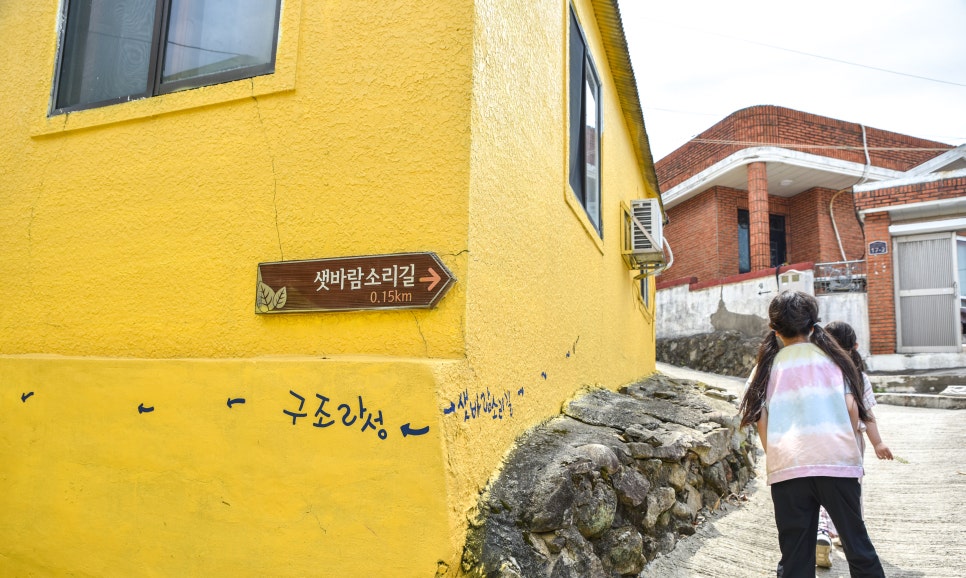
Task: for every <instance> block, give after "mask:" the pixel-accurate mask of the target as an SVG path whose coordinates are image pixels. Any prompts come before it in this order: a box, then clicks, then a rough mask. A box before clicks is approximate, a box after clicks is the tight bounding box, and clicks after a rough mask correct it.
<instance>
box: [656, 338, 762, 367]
mask: <svg viewBox="0 0 966 578" xmlns="http://www.w3.org/2000/svg"><path fill="white" fill-rule="evenodd" d="M762 338H763V336H762V337H747V336H745V335H743V334H742V333H740V332H738V331H716V332H714V333H703V334H700V335H691V336H688V337H678V338H674V339H658V340H657V360H658V361H660V362H663V363H667V364H670V365H674V366H676V367H687V368H690V369H695V370H698V371H704V372H707V373H717V374H719V375H731V376H735V377H748V375H750V374H751V369H752V368H753V367H754V366H755V360H756V359H757V357H758V347H759V346H760V345H761V341H762Z"/></svg>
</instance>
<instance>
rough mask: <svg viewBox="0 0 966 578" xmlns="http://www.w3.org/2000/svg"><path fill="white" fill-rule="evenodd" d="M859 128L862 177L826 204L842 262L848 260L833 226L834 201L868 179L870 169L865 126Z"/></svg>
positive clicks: (836, 230)
mask: <svg viewBox="0 0 966 578" xmlns="http://www.w3.org/2000/svg"><path fill="white" fill-rule="evenodd" d="M859 126H860V127H862V149H863V150H864V151H865V168H863V169H862V177H860V178H859V180H858V181H856V182H854V183H852V184H851V185H849V186H848V187H845V188H844V189H839V190H838V191H836V192H835V194H834V195H832V198H831V199H829V202H828V215H829V217H830V218H831V219H832V230H833V231H835V240H836V241H837V242H838V244H839V253H841V254H842V260H843V261H848V260H849V258H848V257H846V256H845V248H844V247H843V246H842V236H841V235H840V234H839V227H838V225H836V224H835V199H836V198H837V197H838V196H839V195H841V194H842V193H844V192H845V191H851V190H852V188H853V187H855V186H856V185H861V184H862V183H864V182H865V181H866V179H867V178H868V175H869V169H870V168H871V167H872V159H871V158H869V141H868V140H867V138H866V135H865V125H864V124H860V125H859ZM863 253H864V251H863Z"/></svg>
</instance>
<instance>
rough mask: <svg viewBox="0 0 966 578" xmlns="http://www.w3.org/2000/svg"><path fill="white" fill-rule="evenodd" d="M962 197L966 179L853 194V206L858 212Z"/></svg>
mask: <svg viewBox="0 0 966 578" xmlns="http://www.w3.org/2000/svg"><path fill="white" fill-rule="evenodd" d="M964 195H966V177H960V178H956V179H943V180H940V181H933V182H931V183H916V184H912V185H904V186H901V187H891V188H888V189H879V190H875V191H865V192H859V193H855V206H856V207H857V208H858V210H860V211H864V210H868V209H878V208H881V207H892V206H896V205H906V204H910V203H923V202H926V201H939V200H942V199H953V198H957V197H962V196H964Z"/></svg>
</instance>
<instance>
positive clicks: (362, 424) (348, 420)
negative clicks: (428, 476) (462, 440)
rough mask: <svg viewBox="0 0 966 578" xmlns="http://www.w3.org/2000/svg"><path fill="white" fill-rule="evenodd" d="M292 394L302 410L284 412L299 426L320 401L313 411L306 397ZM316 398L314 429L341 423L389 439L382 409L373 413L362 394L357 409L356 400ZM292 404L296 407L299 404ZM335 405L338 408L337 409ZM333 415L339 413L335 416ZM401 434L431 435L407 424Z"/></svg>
mask: <svg viewBox="0 0 966 578" xmlns="http://www.w3.org/2000/svg"><path fill="white" fill-rule="evenodd" d="M289 394H290V395H291V396H292V397H294V398H295V399H296V400H298V409H294V410H293V409H283V410H282V413H284V414H285V415H287V416H289V417H291V418H292V425H297V422H298V420H299V419H300V418H305V417H308V415H309V409H311V407H313V406H315V403H316V402H315V401H312V402H311V405H310V408H306V404H305V402H306V398H305V397H303V396H302V395H299V394H298V393H296V392H295V391H292V390H289ZM315 397H316V398H317V399H318V407H317V408H316V410H315V412H314V413H313V414H312V418H311V422H312V426H313V427H317V428H328V427H332V426H333V425H338V424H340V423H341V424H342V427H351V428H355V427H358V428H359V431H360V432H361V433H366V432H368V431H369V430H372V432H373V433H374V434H375V435H376V436H377V437H378V438H379V439H380V440H385V439H386V438H388V437H389V430H388V429H386V427H384V426H385V425H386V424H385V422H384V418H383V416H382V410H381V409H377V410H375V412H373V411H372V410H370V409H369V408H368V407H366V404H365V402H364V401H363V399H362V396H361V395H357V396H356V401H358V407H356V403H355V401H354V402H353V403H352V404H349V403H344V402H343V403H340V404H338V405H335V403H334V402H333V401H332V400H331V399H330V398H328V397H326V396H324V395H322V394H320V393H316V394H315ZM290 403H293V404H294V403H295V402H294V401H293V402H290ZM333 406H334V407H335V409H333ZM289 407H291V406H289ZM333 413H334V414H335V415H334V416H333ZM377 424H378V425H377ZM399 431H400V433H401V434H402V436H403V437H404V438H405V437H409V436H421V435H425V434H427V433H429V426H425V427H422V428H414V427H412V425H411V424H410V423H406V424H403V425H402V426H400V427H399Z"/></svg>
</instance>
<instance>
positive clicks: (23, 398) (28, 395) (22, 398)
mask: <svg viewBox="0 0 966 578" xmlns="http://www.w3.org/2000/svg"><path fill="white" fill-rule="evenodd" d="M33 394H34V392H32V391H31V392H30V393H25V394H23V395H21V396H20V401H22V402H24V403H27V398H29V397H30V396H31V395H33Z"/></svg>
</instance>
